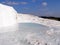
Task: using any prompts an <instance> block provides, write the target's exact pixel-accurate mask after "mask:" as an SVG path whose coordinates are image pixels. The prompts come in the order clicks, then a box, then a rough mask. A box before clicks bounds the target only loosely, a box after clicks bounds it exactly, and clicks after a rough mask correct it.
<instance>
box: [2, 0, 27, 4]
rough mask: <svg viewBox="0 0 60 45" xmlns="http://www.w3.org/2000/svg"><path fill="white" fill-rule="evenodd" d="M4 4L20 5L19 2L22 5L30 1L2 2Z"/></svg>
mask: <svg viewBox="0 0 60 45" xmlns="http://www.w3.org/2000/svg"><path fill="white" fill-rule="evenodd" d="M2 3H3V4H8V5H19V4H22V5H26V4H28V2H11V1H9V2H2Z"/></svg>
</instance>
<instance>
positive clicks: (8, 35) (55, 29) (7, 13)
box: [0, 4, 60, 45]
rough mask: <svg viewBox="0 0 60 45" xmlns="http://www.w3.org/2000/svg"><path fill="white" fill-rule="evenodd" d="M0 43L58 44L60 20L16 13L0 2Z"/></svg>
mask: <svg viewBox="0 0 60 45" xmlns="http://www.w3.org/2000/svg"><path fill="white" fill-rule="evenodd" d="M16 15H17V16H16ZM15 24H18V25H15ZM13 30H14V31H13ZM0 45H60V21H56V20H50V19H43V18H40V17H38V16H33V15H30V14H18V13H17V12H16V11H15V9H14V8H12V7H10V6H6V5H3V4H0Z"/></svg>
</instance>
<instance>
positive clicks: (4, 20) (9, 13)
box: [0, 4, 17, 27]
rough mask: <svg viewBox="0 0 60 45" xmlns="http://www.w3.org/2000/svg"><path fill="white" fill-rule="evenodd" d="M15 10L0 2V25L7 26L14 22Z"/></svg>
mask: <svg viewBox="0 0 60 45" xmlns="http://www.w3.org/2000/svg"><path fill="white" fill-rule="evenodd" d="M16 15H17V12H16V11H15V9H14V8H13V7H11V6H6V5H3V4H0V27H7V26H12V25H14V24H16Z"/></svg>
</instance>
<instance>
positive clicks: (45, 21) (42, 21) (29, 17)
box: [17, 14, 60, 27]
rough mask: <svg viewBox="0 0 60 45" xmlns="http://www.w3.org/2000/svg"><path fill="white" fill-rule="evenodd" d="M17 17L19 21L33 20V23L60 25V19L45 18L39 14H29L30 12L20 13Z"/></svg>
mask: <svg viewBox="0 0 60 45" xmlns="http://www.w3.org/2000/svg"><path fill="white" fill-rule="evenodd" d="M17 18H18V19H17V22H18V23H30V22H31V23H38V24H43V25H46V26H52V27H56V26H60V21H56V20H51V19H44V18H40V17H38V16H33V15H29V14H18V15H17Z"/></svg>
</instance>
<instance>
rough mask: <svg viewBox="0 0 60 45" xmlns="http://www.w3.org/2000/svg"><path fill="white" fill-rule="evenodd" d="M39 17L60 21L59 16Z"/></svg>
mask: <svg viewBox="0 0 60 45" xmlns="http://www.w3.org/2000/svg"><path fill="white" fill-rule="evenodd" d="M39 17H42V18H45V19H53V20H58V21H60V18H59V17H47V16H39Z"/></svg>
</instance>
